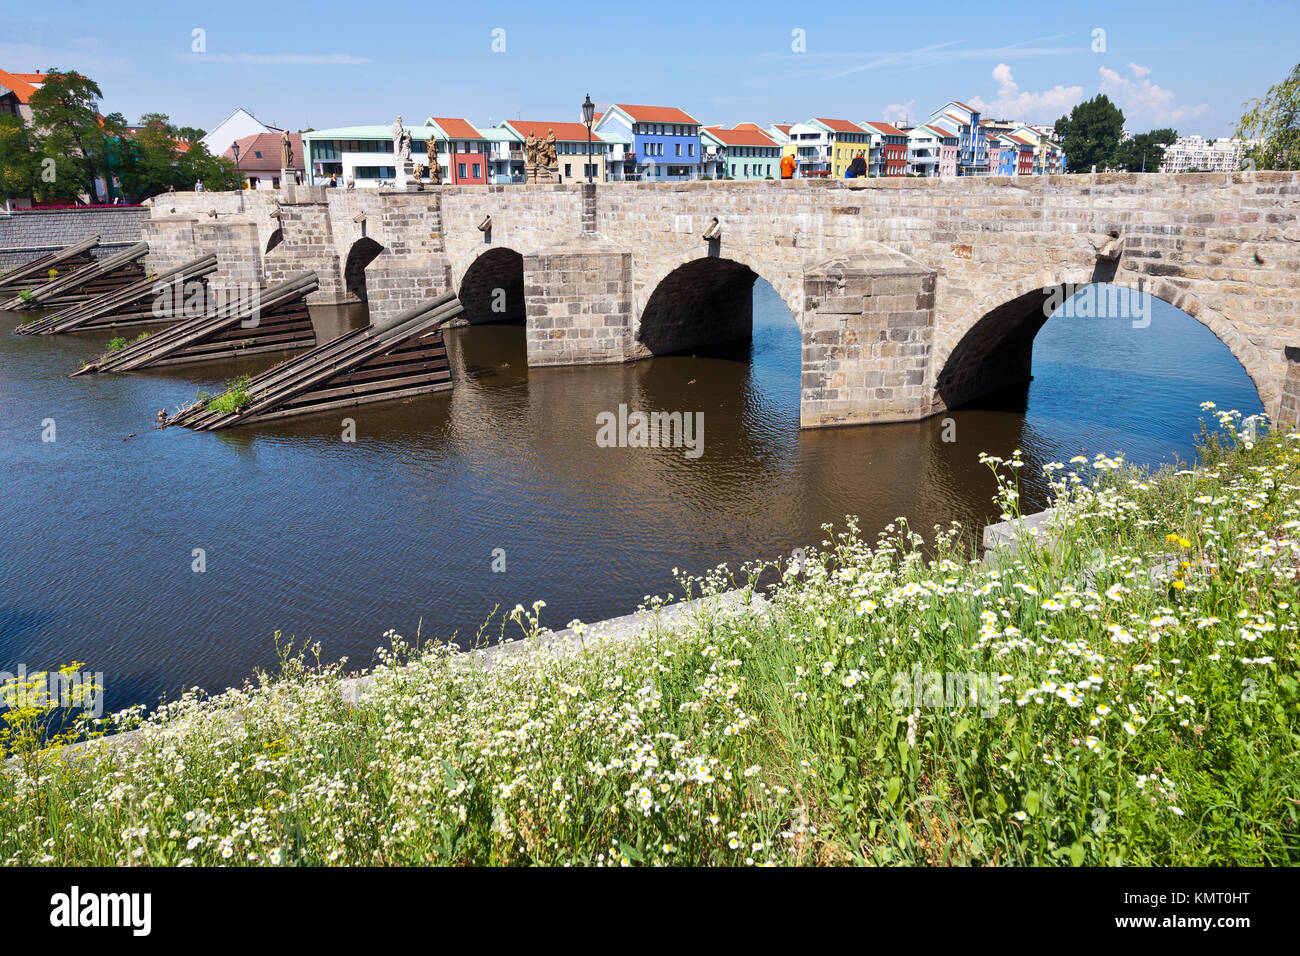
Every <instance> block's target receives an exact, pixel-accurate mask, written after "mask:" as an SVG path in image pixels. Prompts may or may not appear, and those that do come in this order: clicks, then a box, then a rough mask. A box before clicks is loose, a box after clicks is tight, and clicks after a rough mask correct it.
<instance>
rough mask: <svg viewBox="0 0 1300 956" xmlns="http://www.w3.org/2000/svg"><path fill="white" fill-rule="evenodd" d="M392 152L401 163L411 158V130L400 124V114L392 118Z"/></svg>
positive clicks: (403, 163)
mask: <svg viewBox="0 0 1300 956" xmlns="http://www.w3.org/2000/svg"><path fill="white" fill-rule="evenodd" d="M393 153H394V154H395V155H396V156H397V161H398V163H400V164H401V165H405V164H406V163H408V162H410V159H411V132H410V130H408V129H407V128H406V127H405V126H403V125H402V117H401V114H398V117H397V119H395V120H393Z"/></svg>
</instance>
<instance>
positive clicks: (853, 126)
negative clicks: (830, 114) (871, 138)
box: [817, 116, 863, 133]
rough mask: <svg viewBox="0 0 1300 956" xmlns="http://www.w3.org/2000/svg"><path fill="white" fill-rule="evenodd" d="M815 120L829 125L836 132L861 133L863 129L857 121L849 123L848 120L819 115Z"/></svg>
mask: <svg viewBox="0 0 1300 956" xmlns="http://www.w3.org/2000/svg"><path fill="white" fill-rule="evenodd" d="M817 122H819V123H822V124H823V125H825V126H827V127H829V128H830V129H831V130H832V131H833V132H836V133H861V132H862V131H863V130H862V127H861V126H859V125H858V124H857V123H850V122H849V121H848V120H840V119H823V118H822V117H820V116H819V117H817Z"/></svg>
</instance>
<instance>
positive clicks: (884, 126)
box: [862, 121, 907, 136]
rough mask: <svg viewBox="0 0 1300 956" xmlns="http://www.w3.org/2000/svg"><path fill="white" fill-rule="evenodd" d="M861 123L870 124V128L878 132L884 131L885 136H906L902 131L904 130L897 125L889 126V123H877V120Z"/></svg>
mask: <svg viewBox="0 0 1300 956" xmlns="http://www.w3.org/2000/svg"><path fill="white" fill-rule="evenodd" d="M862 125H863V126H870V127H871V128H872V129H874V130H876V131H877V132H879V133H884V134H885V135H886V136H906V135H907V134H906V133H904V132H903V131H902V130H901V129H899V128H898V127H896V126H891V125H889V124H888V123H877V122H874V121H872V122H867V123H863V124H862Z"/></svg>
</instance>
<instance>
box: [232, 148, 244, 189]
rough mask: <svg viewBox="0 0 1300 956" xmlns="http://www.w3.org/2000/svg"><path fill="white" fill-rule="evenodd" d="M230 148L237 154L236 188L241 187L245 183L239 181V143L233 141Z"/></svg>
mask: <svg viewBox="0 0 1300 956" xmlns="http://www.w3.org/2000/svg"><path fill="white" fill-rule="evenodd" d="M230 149H231V151H232V152H233V153H234V154H235V188H236V189H239V188H241V187H242V186H243V183H241V182H240V181H239V144H238V143H231V144H230Z"/></svg>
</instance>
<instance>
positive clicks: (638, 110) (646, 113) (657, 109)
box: [555, 103, 700, 136]
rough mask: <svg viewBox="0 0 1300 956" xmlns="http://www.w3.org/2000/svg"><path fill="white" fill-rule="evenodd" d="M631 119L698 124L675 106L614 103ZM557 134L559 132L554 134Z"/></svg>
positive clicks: (640, 121)
mask: <svg viewBox="0 0 1300 956" xmlns="http://www.w3.org/2000/svg"><path fill="white" fill-rule="evenodd" d="M614 105H615V106H617V107H618V108H619V109H621V110H622V111H623V112H624V113H626V114H627V115H628V116H630V117H632V119H634V120H636V121H637V122H638V123H690V124H692V125H694V126H699V125H700V121H699V120H697V119H696V118H695V117H694V116H692V115H691V114H690V113H687V112H684V111H683V110H679V109H678V108H677V107H675V106H634V105H632V104H630V103H615V104H614ZM555 135H556V136H559V135H560V134H559V133H556V134H555Z"/></svg>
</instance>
